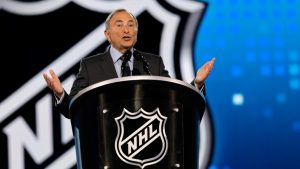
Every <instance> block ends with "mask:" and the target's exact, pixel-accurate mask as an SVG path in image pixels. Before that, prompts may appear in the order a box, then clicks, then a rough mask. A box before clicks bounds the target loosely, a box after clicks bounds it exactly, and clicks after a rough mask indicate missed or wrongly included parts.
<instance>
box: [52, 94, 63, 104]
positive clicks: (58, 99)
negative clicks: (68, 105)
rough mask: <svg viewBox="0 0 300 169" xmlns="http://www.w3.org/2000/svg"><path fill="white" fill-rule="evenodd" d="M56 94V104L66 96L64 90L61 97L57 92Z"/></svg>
mask: <svg viewBox="0 0 300 169" xmlns="http://www.w3.org/2000/svg"><path fill="white" fill-rule="evenodd" d="M54 96H55V101H56V104H60V103H61V102H62V100H63V99H64V97H65V92H63V95H62V96H61V97H60V98H59V97H58V96H56V95H55V94H54Z"/></svg>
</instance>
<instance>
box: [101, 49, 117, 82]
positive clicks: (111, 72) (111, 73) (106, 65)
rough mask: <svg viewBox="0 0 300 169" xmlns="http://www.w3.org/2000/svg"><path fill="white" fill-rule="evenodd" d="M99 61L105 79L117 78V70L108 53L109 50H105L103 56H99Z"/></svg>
mask: <svg viewBox="0 0 300 169" xmlns="http://www.w3.org/2000/svg"><path fill="white" fill-rule="evenodd" d="M101 59H102V60H101V62H99V64H100V66H101V68H102V70H103V72H104V74H105V75H106V77H107V79H111V78H117V77H118V75H117V72H116V69H115V66H114V63H113V60H112V58H111V56H110V54H109V50H107V51H106V52H105V53H104V55H103V57H101Z"/></svg>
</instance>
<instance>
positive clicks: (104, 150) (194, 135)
mask: <svg viewBox="0 0 300 169" xmlns="http://www.w3.org/2000/svg"><path fill="white" fill-rule="evenodd" d="M204 109H205V100H204V97H203V96H202V95H200V94H199V91H197V90H196V89H194V88H193V87H192V86H190V85H189V84H186V83H184V82H182V81H179V80H176V79H171V78H164V77H153V76H134V77H126V78H119V79H112V80H109V81H104V82H100V83H97V84H95V85H92V86H90V87H89V88H86V89H84V90H83V91H81V92H80V93H79V94H78V95H76V96H75V98H74V99H73V101H72V103H71V106H70V111H71V120H72V128H73V132H74V136H75V144H76V150H77V160H78V163H77V164H78V168H99V169H100V168H101V169H102V168H105V169H120V168H124V169H129V168H145V169H158V168H159V169H161V168H163V169H169V168H170V169H171V168H181V169H183V168H185V169H196V168H198V164H199V162H198V155H199V138H198V137H199V136H198V134H199V123H200V121H201V118H202V115H203V112H204Z"/></svg>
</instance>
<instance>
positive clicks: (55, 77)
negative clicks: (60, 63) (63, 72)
mask: <svg viewBox="0 0 300 169" xmlns="http://www.w3.org/2000/svg"><path fill="white" fill-rule="evenodd" d="M49 72H50V75H51V76H52V78H53V79H54V80H55V81H58V80H59V79H58V77H57V75H56V74H55V73H54V71H53V70H52V69H50V71H49Z"/></svg>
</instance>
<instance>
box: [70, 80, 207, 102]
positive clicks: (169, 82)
mask: <svg viewBox="0 0 300 169" xmlns="http://www.w3.org/2000/svg"><path fill="white" fill-rule="evenodd" d="M138 81H139V82H149V83H155V82H156V83H161V84H175V85H180V86H182V87H186V88H189V89H190V90H192V91H194V92H197V93H199V89H197V88H196V87H194V86H192V85H191V84H189V83H187V82H184V81H182V80H178V79H175V78H170V77H163V76H149V75H146V76H145V75H138V76H127V77H122V78H113V79H109V80H105V81H101V82H98V83H95V84H93V85H90V86H88V87H86V88H84V89H82V90H80V91H79V92H78V93H77V94H76V95H75V96H74V97H73V98H72V100H71V104H70V105H72V103H73V102H74V101H75V100H76V99H78V98H79V97H81V96H82V95H84V94H85V93H87V92H89V91H92V90H94V89H96V88H100V87H105V86H108V85H112V84H120V83H126V82H138ZM199 94H200V95H201V96H202V97H203V98H204V96H203V95H202V93H199Z"/></svg>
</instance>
